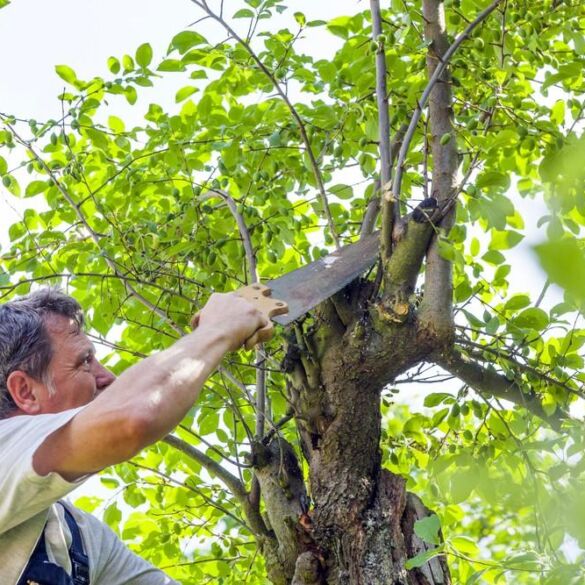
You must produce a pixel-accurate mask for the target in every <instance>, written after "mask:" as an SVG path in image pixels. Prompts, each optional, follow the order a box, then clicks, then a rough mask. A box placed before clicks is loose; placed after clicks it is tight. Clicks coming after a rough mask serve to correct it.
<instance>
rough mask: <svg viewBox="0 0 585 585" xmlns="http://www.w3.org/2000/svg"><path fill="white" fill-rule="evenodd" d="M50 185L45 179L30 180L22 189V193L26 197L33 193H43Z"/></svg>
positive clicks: (31, 195)
mask: <svg viewBox="0 0 585 585" xmlns="http://www.w3.org/2000/svg"><path fill="white" fill-rule="evenodd" d="M49 187H50V184H49V183H48V182H46V181H32V182H30V183H29V184H28V185H27V186H26V189H25V190H24V194H25V196H26V197H33V196H34V195H38V194H39V193H43V192H44V191H46V190H47V189H48V188H49Z"/></svg>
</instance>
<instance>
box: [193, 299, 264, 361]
mask: <svg viewBox="0 0 585 585" xmlns="http://www.w3.org/2000/svg"><path fill="white" fill-rule="evenodd" d="M191 326H192V327H193V328H198V329H199V330H200V331H199V332H200V333H203V332H204V331H209V332H213V334H214V335H217V334H218V333H219V334H220V335H223V336H225V338H226V340H227V341H228V347H229V351H234V350H236V349H239V348H240V347H242V345H244V344H245V345H246V348H248V349H251V345H250V344H249V343H247V342H248V340H250V339H252V340H253V341H254V344H256V343H262V342H263V341H267V340H268V339H270V338H271V337H272V331H273V329H272V326H271V323H270V321H269V320H268V319H267V318H266V316H265V315H264V314H263V313H262V312H261V311H259V310H258V309H256V307H255V306H254V305H252V304H251V303H250V302H249V301H247V300H246V299H244V298H242V297H240V296H238V295H237V294H235V293H227V294H219V293H214V294H212V295H211V296H210V297H209V300H208V301H207V304H206V305H205V306H204V307H203V309H201V311H199V312H198V313H197V314H196V315H195V316H194V317H193V320H192V321H191Z"/></svg>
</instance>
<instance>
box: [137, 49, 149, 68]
mask: <svg viewBox="0 0 585 585" xmlns="http://www.w3.org/2000/svg"><path fill="white" fill-rule="evenodd" d="M151 61H152V47H151V46H150V45H149V44H148V43H144V44H142V45H140V46H139V47H138V49H136V63H138V65H139V66H140V67H142V68H143V69H145V68H146V67H148V66H149V65H150V63H151Z"/></svg>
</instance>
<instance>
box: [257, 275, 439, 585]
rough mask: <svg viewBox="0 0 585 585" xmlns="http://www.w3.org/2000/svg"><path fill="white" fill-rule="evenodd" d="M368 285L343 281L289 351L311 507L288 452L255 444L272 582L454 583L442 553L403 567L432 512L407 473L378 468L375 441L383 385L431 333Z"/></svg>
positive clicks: (278, 444)
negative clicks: (397, 316)
mask: <svg viewBox="0 0 585 585" xmlns="http://www.w3.org/2000/svg"><path fill="white" fill-rule="evenodd" d="M371 292H372V291H371V283H365V282H364V283H354V284H353V285H351V286H350V287H348V288H347V289H346V290H345V291H343V292H342V293H341V294H339V295H337V296H336V297H335V298H334V299H332V300H331V301H329V302H327V303H325V304H324V305H322V306H321V307H320V308H319V309H318V311H317V314H316V319H315V323H314V324H313V325H312V326H311V327H309V328H305V330H304V331H302V330H301V328H300V327H299V328H297V332H296V339H295V342H294V343H291V345H290V346H289V348H288V360H287V364H288V370H289V372H288V373H289V379H290V385H289V398H290V401H291V404H292V406H293V408H294V410H295V417H296V421H297V426H298V431H299V435H300V438H301V447H302V451H303V455H304V456H305V458H306V460H307V462H308V465H309V478H308V480H309V485H310V490H309V491H310V496H311V505H310V506H309V505H308V502H309V499H308V497H307V494H306V493H305V488H304V484H303V482H302V478H301V477H300V471H299V466H298V464H297V463H296V460H294V458H295V455H294V451H293V450H292V448H291V447H290V446H289V445H288V444H286V443H285V442H284V441H283V440H282V439H278V438H275V439H273V440H272V441H271V443H270V444H269V446H268V449H266V448H259V449H257V454H256V460H257V461H256V468H257V473H258V477H259V481H260V484H261V487H262V493H263V497H264V501H265V502H266V509H267V516H268V520H269V522H270V524H271V526H272V530H273V535H274V538H275V540H276V542H278V545H277V546H276V547H275V548H276V549H278V553H277V557H278V559H279V560H278V562H275V559H274V556H273V559H272V561H271V562H270V563H268V564H269V566H271V567H272V570H271V571H270V577H271V579H272V580H273V582H274V583H277V584H278V585H280V584H287V585H288V584H290V583H293V584H294V585H313V584H314V585H316V584H321V585H325V584H326V585H350V584H351V585H390V584H404V585H428V584H441V585H447V584H448V583H450V579H449V575H448V570H447V567H446V563H445V561H444V560H443V559H441V558H440V557H436V558H434V559H432V560H431V561H430V562H427V563H426V564H425V565H423V566H422V567H421V568H420V569H412V570H410V571H407V570H406V568H405V563H406V561H407V560H408V559H409V558H412V557H413V556H416V555H417V554H418V553H420V552H422V551H424V550H426V548H425V547H428V546H429V545H427V544H425V543H423V542H422V541H421V540H420V539H419V538H418V537H417V536H416V534H415V532H414V522H415V521H416V520H417V519H420V518H422V517H424V516H426V515H428V514H429V511H428V510H427V509H426V508H425V507H424V506H423V505H422V503H421V502H420V500H419V499H418V498H416V497H415V496H413V495H412V494H408V493H407V492H406V489H405V480H404V479H403V478H401V477H399V476H396V475H393V474H391V473H390V472H388V471H387V470H384V469H382V468H381V453H380V446H379V445H380V436H381V409H380V393H381V390H382V389H383V388H384V387H385V386H386V385H387V384H389V383H391V382H392V381H393V380H394V378H395V377H396V376H398V375H399V374H401V373H402V372H404V371H405V370H407V369H409V368H410V367H412V365H414V364H416V363H419V362H420V361H421V360H423V359H424V358H425V356H427V355H429V354H430V352H431V351H432V350H433V348H435V347H436V345H437V343H438V340H437V339H436V338H433V337H432V336H430V335H429V334H428V333H427V331H426V330H424V329H421V328H420V327H419V325H418V324H417V320H416V318H415V316H414V315H410V316H409V317H408V318H407V319H406V321H405V322H403V323H396V322H395V321H394V320H393V318H392V316H390V317H389V316H388V313H387V312H385V309H384V307H383V303H382V301H380V302H378V303H374V304H372V305H369V303H368V300H367V299H368V298H369V295H370V294H371ZM266 453H269V454H270V455H269V457H268V458H267V457H266ZM260 460H261V462H260ZM268 460H269V461H268ZM274 478H278V479H277V481H275V479H274ZM279 494H280V495H279Z"/></svg>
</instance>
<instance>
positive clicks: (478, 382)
mask: <svg viewBox="0 0 585 585" xmlns="http://www.w3.org/2000/svg"><path fill="white" fill-rule="evenodd" d="M433 361H434V362H435V363H436V364H437V365H438V366H441V367H442V368H443V369H445V370H447V371H448V372H450V373H451V374H453V375H455V376H457V377H458V378H459V379H461V380H462V381H463V382H465V383H466V384H468V385H469V386H470V387H471V388H473V389H474V390H475V391H476V392H478V393H479V394H482V395H487V396H494V397H496V398H501V399H503V400H507V401H509V402H512V403H513V404H516V405H517V406H521V407H522V408H525V409H526V410H528V411H530V412H531V413H532V414H534V415H535V416H537V417H538V418H540V419H542V420H544V421H545V422H547V423H548V424H549V425H550V426H551V427H552V428H553V429H555V430H557V431H558V430H560V428H561V425H562V422H563V420H568V419H569V418H570V417H569V415H568V414H567V413H566V412H565V411H563V410H560V409H559V408H557V410H556V412H555V413H554V414H552V415H549V414H547V413H546V412H545V410H544V408H543V406H542V401H541V399H540V397H539V396H538V395H537V394H536V393H535V392H534V391H533V390H530V391H529V392H525V391H524V390H523V388H522V386H521V385H520V384H518V383H517V382H516V381H514V380H508V378H506V377H505V376H504V375H502V374H500V373H498V372H495V371H492V370H488V369H487V368H484V367H483V366H482V365H480V364H478V363H476V362H474V361H471V360H470V359H469V357H468V356H466V355H464V354H463V353H461V352H459V351H457V350H456V349H451V350H449V351H447V352H443V353H440V354H437V355H434V356H433Z"/></svg>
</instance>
